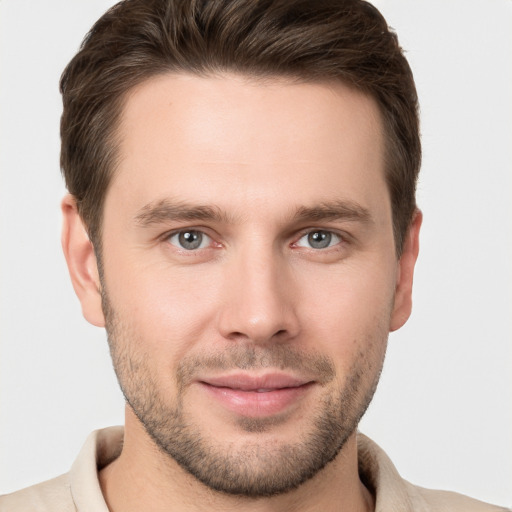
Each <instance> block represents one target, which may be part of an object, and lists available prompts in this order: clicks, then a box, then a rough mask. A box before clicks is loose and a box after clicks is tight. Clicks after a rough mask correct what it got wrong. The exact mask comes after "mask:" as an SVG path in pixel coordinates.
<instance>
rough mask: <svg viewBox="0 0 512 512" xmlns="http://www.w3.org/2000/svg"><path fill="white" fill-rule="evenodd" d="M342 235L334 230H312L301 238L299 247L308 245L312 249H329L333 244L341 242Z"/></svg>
mask: <svg viewBox="0 0 512 512" xmlns="http://www.w3.org/2000/svg"><path fill="white" fill-rule="evenodd" d="M340 242H341V237H340V236H339V235H337V234H336V233H333V232H332V231H323V230H320V229H319V230H317V231H310V232H309V233H307V234H306V235H304V236H303V237H301V238H300V240H299V241H298V242H297V245H298V246H299V247H308V248H310V249H327V248H328V247H331V246H333V245H336V244H339V243H340Z"/></svg>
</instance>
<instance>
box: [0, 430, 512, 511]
mask: <svg viewBox="0 0 512 512" xmlns="http://www.w3.org/2000/svg"><path fill="white" fill-rule="evenodd" d="M122 443H123V427H110V428H106V429H102V430H96V431H95V432H93V433H92V434H90V435H89V437H88V438H87V440H86V442H85V444H84V446H83V448H82V450H81V451H80V453H79V455H78V457H77V458H76V460H75V462H74V463H73V466H72V467H71V470H70V471H69V473H66V474H64V475H61V476H59V477H57V478H54V479H53V480H48V481H47V482H43V483H40V484H37V485H33V486H32V487H27V488H26V489H22V490H21V491H17V492H14V493H12V494H7V495H4V496H0V512H109V510H108V507H107V505H106V503H105V500H104V499H103V495H102V493H101V488H100V484H99V480H98V469H101V468H103V467H105V466H106V465H108V464H109V463H110V462H112V461H113V460H114V459H115V458H116V457H118V456H119V454H120V453H121V448H122ZM358 453H359V473H360V475H361V479H362V480H363V481H364V483H365V484H366V485H368V487H370V488H371V490H372V492H374V494H375V512H433V511H436V512H457V511H460V512H498V511H502V512H503V511H506V510H510V509H505V508H500V507H495V506H493V505H488V504H486V503H483V502H481V501H477V500H473V499H471V498H468V497H466V496H462V495H460V494H456V493H453V492H447V491H433V490H428V489H423V488H421V487H416V486H414V485H412V484H410V483H409V482H406V481H405V480H403V479H402V478H401V477H400V475H399V474H398V472H397V470H396V469H395V467H394V466H393V463H392V462H391V460H390V459H389V457H388V456H387V455H386V454H385V453H384V451H382V450H381V449H380V448H379V447H378V446H377V445H376V444H375V443H374V442H373V441H371V440H370V439H369V438H367V437H366V436H364V435H363V434H358Z"/></svg>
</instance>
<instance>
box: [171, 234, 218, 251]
mask: <svg viewBox="0 0 512 512" xmlns="http://www.w3.org/2000/svg"><path fill="white" fill-rule="evenodd" d="M167 240H168V241H169V243H171V244H172V245H174V246H176V247H178V248H179V249H185V250H186V251H194V250H196V249H204V248H205V247H208V246H209V245H210V243H211V241H212V239H211V238H210V237H209V236H208V235H206V234H205V233H203V232H202V231H197V230H195V229H187V230H183V231H178V232H177V233H174V234H172V235H170V236H169V238H168V239H167Z"/></svg>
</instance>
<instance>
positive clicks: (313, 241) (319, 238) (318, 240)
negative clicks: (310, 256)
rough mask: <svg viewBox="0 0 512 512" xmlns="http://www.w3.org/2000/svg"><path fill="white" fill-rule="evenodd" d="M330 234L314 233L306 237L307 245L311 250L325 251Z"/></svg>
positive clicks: (329, 242) (323, 232)
mask: <svg viewBox="0 0 512 512" xmlns="http://www.w3.org/2000/svg"><path fill="white" fill-rule="evenodd" d="M331 240H332V234H331V233H329V232H328V231H314V232H313V233H309V235H308V243H309V245H310V246H311V247H313V249H325V248H326V247H329V245H330V244H331Z"/></svg>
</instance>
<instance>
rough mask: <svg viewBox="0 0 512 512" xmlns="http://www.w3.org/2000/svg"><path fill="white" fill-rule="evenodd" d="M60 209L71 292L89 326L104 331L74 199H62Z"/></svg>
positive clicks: (90, 253)
mask: <svg viewBox="0 0 512 512" xmlns="http://www.w3.org/2000/svg"><path fill="white" fill-rule="evenodd" d="M61 208H62V215H63V225H62V249H63V251H64V256H65V258H66V262H67V265H68V270H69V275H70V277H71V282H72V284H73V288H74V290H75V293H76V295H77V297H78V299H79V300H80V303H81V305H82V313H83V315H84V317H85V319H86V320H87V321H88V322H89V323H91V324H93V325H96V326H98V327H104V326H105V318H104V316H103V311H102V308H101V285H100V279H99V273H98V264H97V261H96V255H95V253H94V247H93V245H92V242H91V241H90V239H89V236H88V234H87V231H86V229H85V227H84V225H83V222H82V219H81V218H80V215H79V214H78V209H77V205H76V200H75V198H74V197H73V196H72V195H70V194H68V195H66V196H65V197H64V199H63V200H62V204H61Z"/></svg>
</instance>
